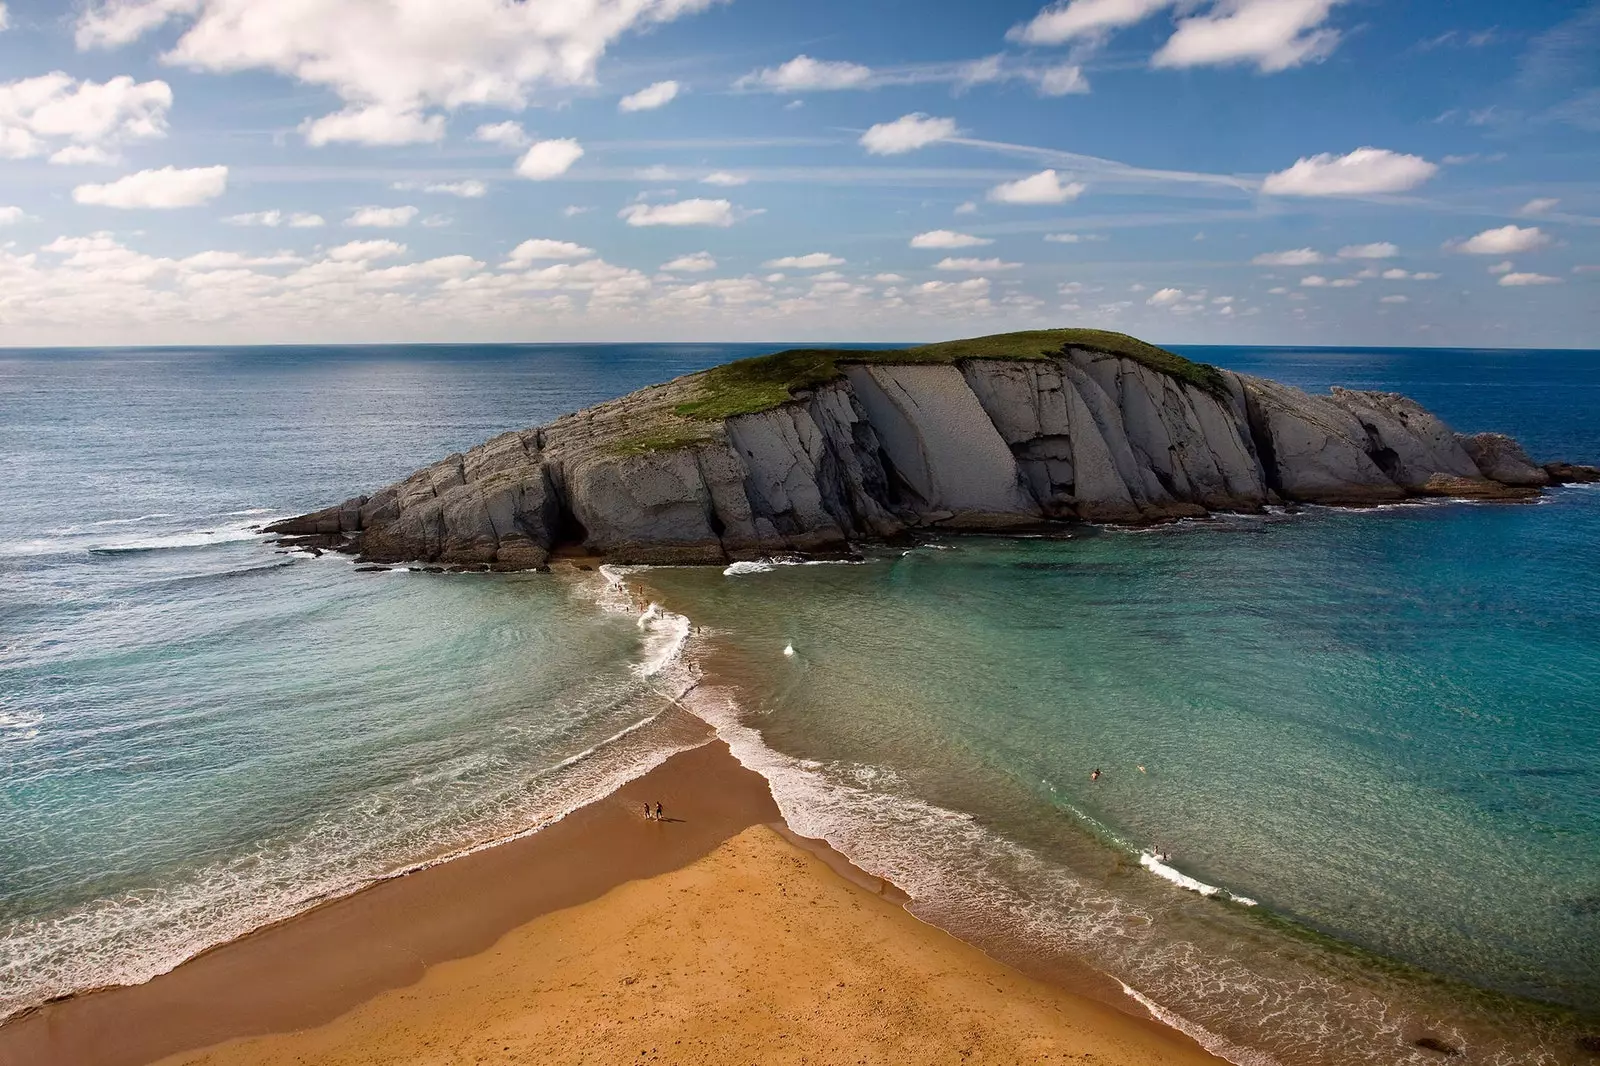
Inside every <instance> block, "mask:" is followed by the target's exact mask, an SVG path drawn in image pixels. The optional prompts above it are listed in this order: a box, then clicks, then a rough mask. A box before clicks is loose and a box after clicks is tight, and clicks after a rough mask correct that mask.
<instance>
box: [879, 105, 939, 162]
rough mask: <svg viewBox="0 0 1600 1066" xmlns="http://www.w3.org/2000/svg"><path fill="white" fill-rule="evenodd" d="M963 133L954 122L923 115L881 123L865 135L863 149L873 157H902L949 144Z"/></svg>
mask: <svg viewBox="0 0 1600 1066" xmlns="http://www.w3.org/2000/svg"><path fill="white" fill-rule="evenodd" d="M957 132H959V131H958V130H957V129H956V120H955V119H953V118H932V117H930V116H928V115H925V114H923V113H922V112H920V111H914V112H912V113H911V114H909V115H901V116H900V117H899V118H897V119H895V120H894V121H893V122H880V123H878V124H877V125H876V126H873V127H872V128H871V129H869V130H867V132H866V133H863V134H862V135H861V142H860V143H861V146H862V147H863V148H865V149H866V150H867V151H868V152H870V153H872V154H873V155H902V154H904V153H906V152H913V151H916V150H917V149H918V148H926V147H927V146H928V145H930V144H935V143H937V142H939V141H943V140H948V139H949V138H951V137H954V136H955V135H956V133H957Z"/></svg>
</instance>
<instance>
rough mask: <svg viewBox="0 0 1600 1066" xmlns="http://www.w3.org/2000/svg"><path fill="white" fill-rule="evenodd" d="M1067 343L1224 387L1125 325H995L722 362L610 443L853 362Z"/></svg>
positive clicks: (1214, 374)
mask: <svg viewBox="0 0 1600 1066" xmlns="http://www.w3.org/2000/svg"><path fill="white" fill-rule="evenodd" d="M1067 348H1083V349H1086V350H1088V351H1094V352H1105V353H1107V354H1108V355H1116V356H1121V357H1123V358H1126V359H1131V360H1133V361H1134V362H1136V363H1139V364H1141V365H1143V366H1146V367H1149V368H1150V369H1151V370H1154V371H1157V372H1158V373H1162V374H1166V375H1168V376H1170V377H1174V378H1177V379H1178V380H1179V381H1182V382H1184V383H1186V384H1189V385H1192V386H1194V387H1195V388H1198V389H1203V390H1205V391H1206V392H1209V393H1211V394H1212V395H1215V396H1223V395H1226V392H1227V387H1226V385H1225V384H1224V383H1223V379H1222V373H1221V372H1220V371H1219V370H1217V368H1216V367H1214V366H1208V365H1206V364H1204V363H1196V362H1192V361H1190V360H1188V359H1185V358H1184V357H1183V356H1181V355H1178V354H1177V353H1175V352H1169V351H1167V350H1166V349H1165V348H1157V347H1156V346H1155V345H1153V344H1146V343H1145V342H1144V341H1142V340H1139V339H1137V338H1135V337H1130V336H1128V335H1127V334H1125V333H1113V332H1110V331H1109V330H1101V329H1040V330H1030V331H1028V332H1023V333H997V334H995V335H994V336H991V337H973V338H971V339H969V340H961V341H944V342H942V343H939V344H924V345H921V346H920V347H916V348H889V349H866V348H795V349H792V350H790V351H786V352H776V353H774V354H772V355H760V356H756V357H754V358H752V359H740V360H738V361H737V362H733V363H725V364H723V365H722V366H718V367H713V368H711V369H710V370H707V371H704V372H702V373H699V374H694V375H691V376H690V377H689V378H687V379H683V380H684V382H685V383H686V384H688V385H689V388H690V393H689V395H690V398H689V399H687V400H685V401H684V402H682V403H679V404H677V405H676V406H674V407H673V408H672V412H671V413H669V412H667V411H665V410H663V411H661V412H660V413H659V415H658V416H657V417H659V419H660V425H658V426H657V427H655V428H654V429H652V430H651V431H649V432H648V433H644V434H641V435H639V436H636V437H629V438H628V439H626V440H622V441H619V442H617V444H616V445H615V446H614V447H615V450H617V451H618V452H620V453H622V454H639V453H642V452H653V451H660V450H663V449H672V448H681V447H684V446H686V445H689V444H693V443H694V442H696V441H699V440H704V439H705V438H706V437H708V436H709V435H710V433H711V426H712V425H713V424H715V423H719V422H721V421H722V420H723V419H725V418H732V417H733V416H734V415H747V414H755V413H757V412H760V411H770V410H771V409H772V408H774V407H777V406H779V405H781V404H785V403H788V402H789V401H790V400H792V399H794V395H795V393H796V392H799V391H802V390H804V389H811V388H816V387H817V386H818V385H826V384H827V383H828V382H830V381H837V380H838V379H839V378H841V377H843V376H844V368H845V367H847V366H851V365H863V364H868V365H870V364H881V365H894V366H904V365H906V364H919V363H920V364H929V365H950V364H954V363H960V362H963V361H966V360H969V359H1008V360H1033V359H1050V358H1053V357H1055V356H1057V355H1060V354H1061V353H1062V352H1063V351H1064V350H1065V349H1067Z"/></svg>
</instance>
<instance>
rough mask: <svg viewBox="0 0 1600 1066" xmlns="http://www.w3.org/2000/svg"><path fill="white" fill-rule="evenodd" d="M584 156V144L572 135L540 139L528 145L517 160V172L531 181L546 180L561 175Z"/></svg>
mask: <svg viewBox="0 0 1600 1066" xmlns="http://www.w3.org/2000/svg"><path fill="white" fill-rule="evenodd" d="M582 156H583V146H582V145H580V144H579V143H578V142H577V141H575V140H573V139H572V138H570V137H567V138H564V139H561V140H553V141H538V142H536V143H534V144H531V145H529V146H528V150H527V151H526V152H524V153H522V158H521V159H519V160H517V174H518V176H519V177H524V178H527V179H529V180H530V181H545V180H547V179H549V178H555V177H560V176H561V175H562V174H565V173H566V172H567V171H568V170H570V169H571V168H572V164H574V163H576V162H577V161H578V160H579V159H580V158H582Z"/></svg>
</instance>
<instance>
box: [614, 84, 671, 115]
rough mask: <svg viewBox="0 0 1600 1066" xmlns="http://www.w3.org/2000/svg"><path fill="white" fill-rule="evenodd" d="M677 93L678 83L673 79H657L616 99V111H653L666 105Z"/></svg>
mask: <svg viewBox="0 0 1600 1066" xmlns="http://www.w3.org/2000/svg"><path fill="white" fill-rule="evenodd" d="M677 95H678V83H677V82H675V81H658V82H656V83H655V84H654V85H649V86H646V87H645V88H643V89H640V90H639V91H638V92H636V93H629V94H628V95H627V96H624V97H623V98H622V99H621V100H618V101H617V110H618V111H654V110H655V109H656V108H658V107H666V106H667V105H668V104H670V103H671V102H672V101H673V98H675V97H676V96H677Z"/></svg>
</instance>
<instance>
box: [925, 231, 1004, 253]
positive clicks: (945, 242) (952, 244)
mask: <svg viewBox="0 0 1600 1066" xmlns="http://www.w3.org/2000/svg"><path fill="white" fill-rule="evenodd" d="M993 243H994V241H992V240H990V239H989V238H987V237H974V236H973V235H972V234H970V233H957V232H955V231H954V230H947V229H935V230H929V231H928V232H927V233H919V234H917V235H916V236H915V237H913V238H911V247H913V248H976V247H977V246H978V245H980V244H993Z"/></svg>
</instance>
